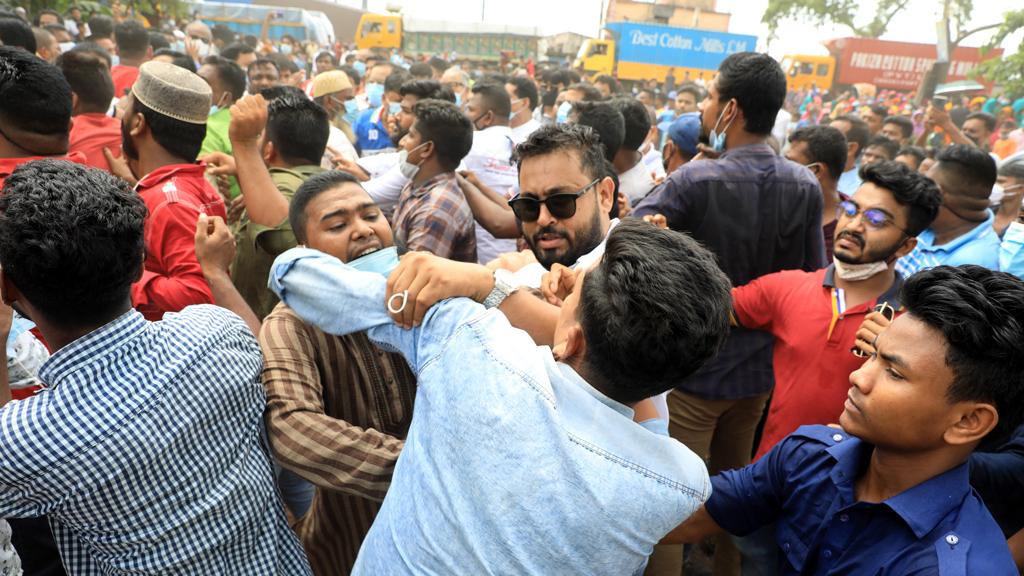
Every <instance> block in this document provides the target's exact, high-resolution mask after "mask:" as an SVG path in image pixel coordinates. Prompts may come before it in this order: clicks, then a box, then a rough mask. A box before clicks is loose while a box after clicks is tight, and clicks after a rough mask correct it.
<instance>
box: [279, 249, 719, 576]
mask: <svg viewBox="0 0 1024 576" xmlns="http://www.w3.org/2000/svg"><path fill="white" fill-rule="evenodd" d="M385 283H386V280H385V278H384V277H383V276H381V275H379V274H374V273H367V272H359V271H357V270H355V269H353V268H351V267H349V266H346V265H345V264H343V263H342V262H341V261H340V260H338V259H336V258H333V257H330V256H327V255H325V254H323V253H320V252H316V251H313V250H309V249H304V248H295V249H292V250H289V251H287V252H285V253H284V254H282V255H281V256H280V257H278V259H277V261H276V262H275V263H274V268H273V271H272V273H271V279H270V285H271V288H272V289H273V290H274V291H275V292H276V293H277V294H278V295H279V296H280V297H281V300H282V301H284V302H285V303H286V304H287V305H288V306H290V307H291V308H292V309H293V310H294V311H295V312H296V313H297V314H298V315H299V316H300V317H302V318H303V319H305V320H306V321H308V322H311V323H312V324H314V325H316V326H317V327H319V328H320V329H322V330H324V331H325V332H328V333H331V334H347V333H350V332H357V331H363V330H365V331H367V333H368V335H369V337H370V338H371V339H372V340H373V341H374V342H376V343H377V344H378V345H379V346H381V347H383V348H386V349H389V350H397V351H398V352H400V353H401V354H402V355H403V356H405V358H406V359H407V360H408V362H409V365H410V366H411V367H412V370H413V371H414V372H415V373H416V375H417V378H418V390H417V395H416V405H415V410H414V413H413V419H412V426H411V428H410V429H409V436H408V438H407V439H406V443H405V448H404V450H403V451H402V455H401V457H400V458H399V459H398V464H397V465H396V467H395V473H394V478H393V480H392V483H391V488H390V490H389V491H388V494H387V496H386V497H385V498H384V503H383V505H382V507H381V509H380V512H379V513H378V515H377V519H376V521H375V522H374V524H373V527H372V528H371V529H370V532H369V534H367V536H366V540H365V541H364V542H363V546H362V549H361V550H360V553H359V558H358V560H357V562H356V566H355V569H354V571H353V574H367V575H379V574H389V575H396V574H474V575H477V574H516V575H526V574H537V575H544V576H548V575H551V574H615V575H620V574H626V575H628V574H634V573H636V572H637V571H638V570H640V569H642V567H643V566H644V565H645V562H646V558H647V556H648V555H650V553H651V551H652V549H653V546H654V544H656V543H657V542H658V541H659V540H660V539H661V538H662V537H663V536H665V534H667V533H668V532H669V531H670V530H671V529H673V528H675V527H676V526H677V525H679V524H680V523H681V522H683V520H685V519H686V518H687V517H689V516H690V515H691V514H692V513H693V512H695V511H696V510H697V509H698V508H699V507H700V505H701V504H702V503H703V502H704V501H706V500H707V498H708V496H709V495H710V491H711V488H710V482H709V479H708V474H707V470H706V468H705V466H704V463H703V462H702V461H701V460H700V459H699V458H697V456H696V455H694V454H693V452H691V451H690V450H688V449H687V448H686V447H685V446H683V445H682V444H680V443H679V442H677V441H675V440H673V439H671V438H668V437H666V436H660V435H658V434H655V433H653V432H650V431H648V430H647V429H645V428H644V427H642V426H639V425H637V424H635V423H634V422H633V421H632V417H633V411H632V410H631V409H630V408H629V407H627V406H624V405H622V404H619V403H618V402H615V401H613V400H611V399H610V398H608V397H606V396H604V395H603V394H601V393H600V392H598V391H597V390H596V389H594V388H593V387H591V386H590V385H589V384H587V383H586V382H585V381H584V380H583V379H582V378H581V377H580V376H579V375H578V374H577V373H576V372H575V371H574V370H573V369H572V368H570V367H569V366H567V365H565V364H561V363H557V362H555V361H554V359H553V358H552V356H551V350H550V349H549V348H547V347H538V346H537V345H536V344H534V342H533V340H531V339H530V337H529V336H528V335H527V334H526V333H525V332H522V331H520V330H517V329H515V328H513V327H512V326H511V325H510V324H509V323H508V320H507V319H506V318H505V316H504V315H503V314H501V313H500V312H499V311H497V310H490V311H488V310H485V309H484V307H483V306H481V305H480V304H477V303H476V302H473V301H471V300H469V299H466V298H454V299H449V300H445V301H442V302H440V303H438V304H437V305H435V306H434V307H433V308H431V309H430V311H429V312H428V313H427V315H426V316H425V317H424V319H423V322H422V324H421V325H420V326H419V327H418V328H415V329H412V330H404V329H402V328H399V327H398V326H396V325H395V324H394V323H393V322H392V321H391V319H390V317H389V316H388V315H387V312H386V310H385V306H384V295H385Z"/></svg>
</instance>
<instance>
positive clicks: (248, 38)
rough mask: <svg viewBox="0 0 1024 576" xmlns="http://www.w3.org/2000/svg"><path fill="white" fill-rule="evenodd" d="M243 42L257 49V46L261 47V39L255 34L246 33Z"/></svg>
mask: <svg viewBox="0 0 1024 576" xmlns="http://www.w3.org/2000/svg"><path fill="white" fill-rule="evenodd" d="M242 43H243V44H245V45H246V46H248V47H250V48H252V49H253V50H255V49H256V48H259V45H260V39H259V38H257V37H256V36H255V35H254V34H246V35H245V36H242Z"/></svg>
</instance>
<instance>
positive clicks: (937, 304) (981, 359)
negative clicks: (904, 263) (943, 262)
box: [900, 265, 1024, 448]
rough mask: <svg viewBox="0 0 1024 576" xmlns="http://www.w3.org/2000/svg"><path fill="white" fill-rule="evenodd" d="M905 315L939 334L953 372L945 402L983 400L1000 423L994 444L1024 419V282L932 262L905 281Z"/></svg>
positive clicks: (986, 441)
mask: <svg viewBox="0 0 1024 576" xmlns="http://www.w3.org/2000/svg"><path fill="white" fill-rule="evenodd" d="M900 301H901V302H903V305H904V306H905V307H906V309H907V313H908V314H909V315H910V316H912V317H914V318H916V319H918V320H920V321H922V322H924V323H925V324H927V325H929V326H931V327H932V328H935V329H936V330H938V331H939V332H941V333H942V335H943V338H944V340H945V343H946V357H945V363H946V366H948V367H949V368H950V369H951V370H952V372H953V382H952V384H950V386H949V389H948V390H947V391H946V399H947V400H948V401H949V402H971V401H973V402H986V403H989V404H992V405H994V406H995V407H996V411H997V412H998V413H999V422H998V424H997V425H996V427H995V429H993V430H992V432H990V433H989V435H988V436H987V437H986V438H985V439H984V440H983V441H982V444H983V445H986V446H987V447H989V448H994V447H996V446H998V445H999V444H1001V443H1002V441H1003V440H1004V439H1006V438H1008V437H1009V436H1010V434H1011V433H1012V432H1013V431H1014V430H1016V429H1017V427H1018V426H1020V425H1021V422H1022V420H1024V282H1021V280H1020V279H1018V278H1017V277H1016V276H1013V275H1012V274H1008V273H1006V272H994V271H992V270H989V269H987V268H983V267H981V266H974V265H965V266H957V267H955V268H954V267H951V266H937V267H935V268H931V269H928V270H922V271H920V272H918V273H916V274H914V275H913V276H911V277H910V278H908V279H907V280H906V282H905V283H904V284H903V288H902V296H901V298H900Z"/></svg>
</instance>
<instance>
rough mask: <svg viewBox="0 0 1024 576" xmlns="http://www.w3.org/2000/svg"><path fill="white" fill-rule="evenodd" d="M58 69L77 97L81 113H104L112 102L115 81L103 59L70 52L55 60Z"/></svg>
mask: <svg viewBox="0 0 1024 576" xmlns="http://www.w3.org/2000/svg"><path fill="white" fill-rule="evenodd" d="M57 68H60V71H61V73H63V74H64V78H65V79H66V80H67V81H68V84H69V85H70V86H71V91H72V92H73V93H74V94H76V95H77V96H78V102H79V107H80V109H81V111H82V112H86V113H106V112H107V109H109V108H110V101H111V100H113V99H114V81H113V80H111V78H110V69H108V68H107V64H106V63H105V62H104V61H103V59H102V58H100V57H99V56H98V55H96V54H94V53H93V52H87V51H84V50H69V51H67V52H65V53H63V54H61V55H60V56H58V57H57Z"/></svg>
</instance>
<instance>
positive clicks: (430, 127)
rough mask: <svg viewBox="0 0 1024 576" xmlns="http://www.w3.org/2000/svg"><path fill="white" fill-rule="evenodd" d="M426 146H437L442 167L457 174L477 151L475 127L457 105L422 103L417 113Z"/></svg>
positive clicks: (417, 120)
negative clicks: (474, 145) (463, 163)
mask: <svg viewBox="0 0 1024 576" xmlns="http://www.w3.org/2000/svg"><path fill="white" fill-rule="evenodd" d="M413 113H414V114H415V115H416V123H415V124H414V125H413V126H414V128H415V129H416V131H417V132H419V133H420V136H421V141H422V142H433V143H434V152H435V153H436V154H437V159H438V161H439V162H440V164H441V167H442V168H444V169H445V170H455V169H456V168H457V167H458V166H459V162H462V159H463V158H465V157H466V154H469V150H470V148H472V147H473V123H472V122H470V121H469V118H467V117H466V115H465V114H463V113H462V111H461V110H459V108H458V107H457V106H455V104H452V103H451V102H445V101H444V100H429V99H428V100H420V101H419V102H417V103H416V107H415V108H414V109H413Z"/></svg>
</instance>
